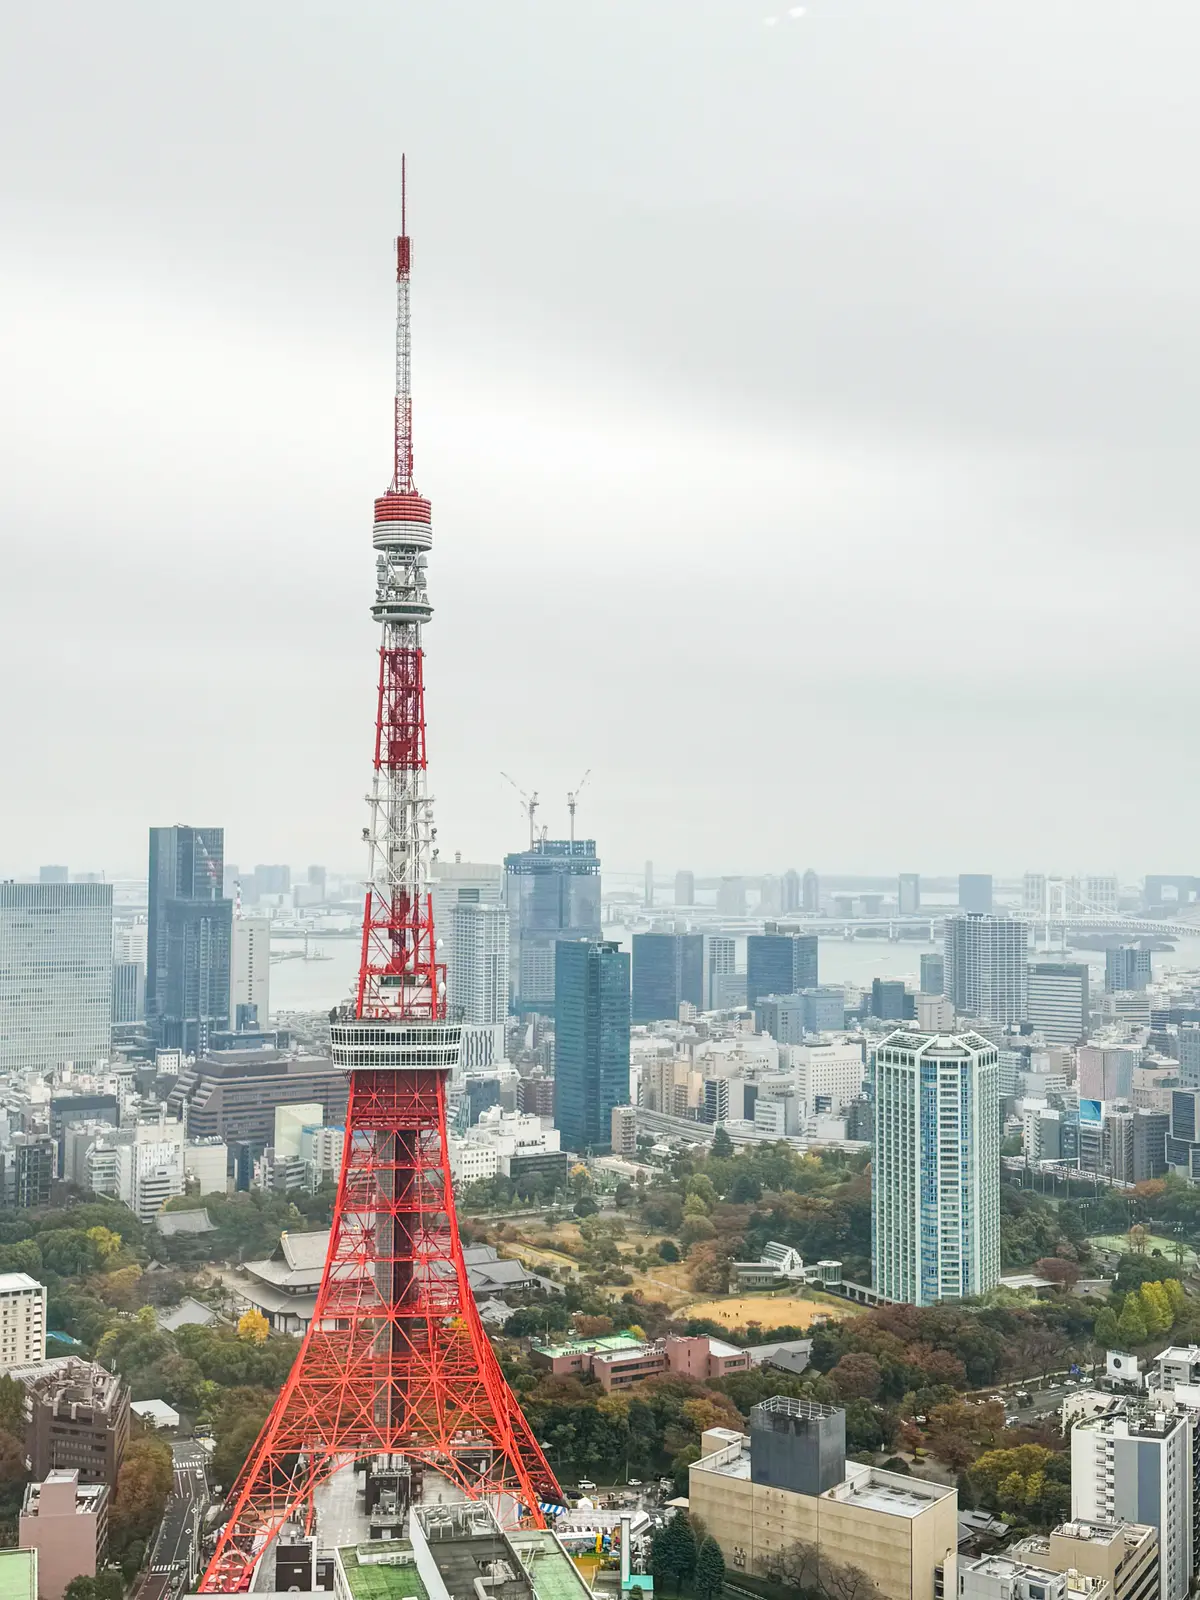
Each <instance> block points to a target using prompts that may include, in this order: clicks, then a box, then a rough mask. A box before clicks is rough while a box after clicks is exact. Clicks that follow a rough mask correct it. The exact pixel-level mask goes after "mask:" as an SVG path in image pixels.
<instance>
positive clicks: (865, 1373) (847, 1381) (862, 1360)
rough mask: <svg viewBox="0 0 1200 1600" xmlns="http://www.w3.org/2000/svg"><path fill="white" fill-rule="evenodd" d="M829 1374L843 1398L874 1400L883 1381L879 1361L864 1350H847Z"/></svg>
mask: <svg viewBox="0 0 1200 1600" xmlns="http://www.w3.org/2000/svg"><path fill="white" fill-rule="evenodd" d="M829 1376H830V1379H831V1381H832V1382H833V1383H835V1384H836V1385H837V1390H838V1394H839V1395H840V1396H841V1397H842V1399H843V1400H874V1399H875V1398H876V1396H877V1395H878V1394H879V1390H880V1386H881V1384H882V1381H883V1373H882V1370H881V1368H880V1365H879V1362H878V1361H876V1359H875V1357H874V1356H873V1355H868V1354H867V1352H866V1351H865V1350H851V1351H849V1352H848V1353H847V1354H846V1355H844V1356H843V1357H842V1359H841V1360H840V1361H839V1362H838V1364H837V1366H836V1367H834V1369H833V1371H832V1372H831V1373H830V1374H829Z"/></svg>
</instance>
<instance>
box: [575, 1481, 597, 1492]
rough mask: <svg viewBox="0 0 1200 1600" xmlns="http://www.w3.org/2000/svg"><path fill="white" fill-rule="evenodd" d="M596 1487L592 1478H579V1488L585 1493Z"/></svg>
mask: <svg viewBox="0 0 1200 1600" xmlns="http://www.w3.org/2000/svg"><path fill="white" fill-rule="evenodd" d="M595 1487H596V1485H595V1484H594V1483H593V1482H592V1480H591V1479H590V1478H580V1480H579V1488H580V1491H581V1492H582V1493H583V1494H591V1493H592V1492H593V1491H594V1489H595Z"/></svg>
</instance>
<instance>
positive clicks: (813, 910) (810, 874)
mask: <svg viewBox="0 0 1200 1600" xmlns="http://www.w3.org/2000/svg"><path fill="white" fill-rule="evenodd" d="M800 897H801V900H802V902H803V906H802V909H803V910H804V911H805V912H806V913H808V914H809V915H810V916H816V914H817V912H818V911H820V909H821V880H820V878H818V877H817V875H816V873H815V872H814V871H813V869H812V868H811V867H809V868H808V870H807V871H806V872H805V874H804V877H803V878H802V879H801V890H800Z"/></svg>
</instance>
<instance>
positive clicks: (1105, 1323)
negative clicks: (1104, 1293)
mask: <svg viewBox="0 0 1200 1600" xmlns="http://www.w3.org/2000/svg"><path fill="white" fill-rule="evenodd" d="M1092 1337H1093V1339H1095V1341H1096V1343H1097V1344H1102V1345H1103V1346H1104V1348H1105V1349H1106V1350H1112V1349H1114V1348H1115V1346H1116V1343H1117V1338H1118V1334H1117V1318H1116V1313H1115V1312H1114V1311H1113V1309H1112V1307H1111V1306H1105V1307H1104V1309H1103V1310H1102V1311H1101V1313H1100V1315H1099V1316H1098V1317H1097V1318H1096V1326H1095V1327H1094V1328H1093V1329H1092Z"/></svg>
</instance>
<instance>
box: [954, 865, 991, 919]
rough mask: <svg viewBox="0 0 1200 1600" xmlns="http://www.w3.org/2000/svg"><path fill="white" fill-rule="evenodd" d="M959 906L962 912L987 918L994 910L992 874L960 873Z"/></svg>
mask: <svg viewBox="0 0 1200 1600" xmlns="http://www.w3.org/2000/svg"><path fill="white" fill-rule="evenodd" d="M958 904H959V908H960V910H963V911H966V912H969V913H970V914H971V915H973V916H980V917H986V916H989V915H990V914H991V910H992V875H991V873H990V872H960V873H959V875H958Z"/></svg>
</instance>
